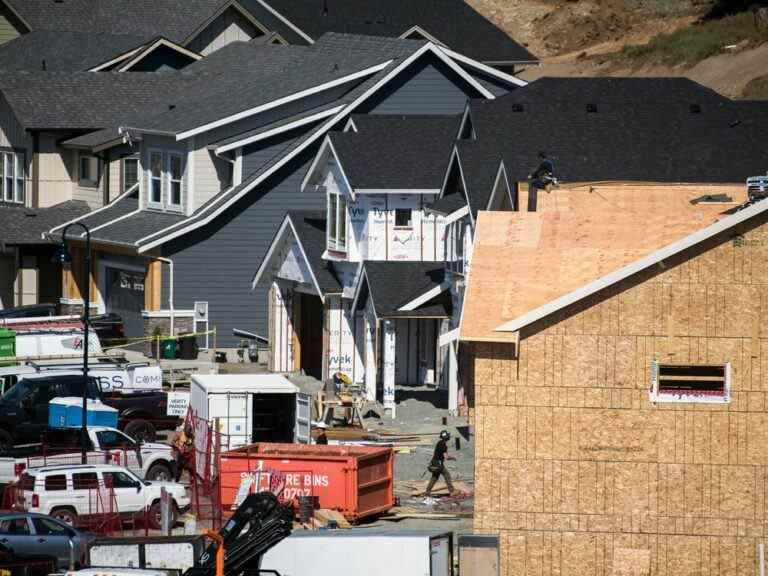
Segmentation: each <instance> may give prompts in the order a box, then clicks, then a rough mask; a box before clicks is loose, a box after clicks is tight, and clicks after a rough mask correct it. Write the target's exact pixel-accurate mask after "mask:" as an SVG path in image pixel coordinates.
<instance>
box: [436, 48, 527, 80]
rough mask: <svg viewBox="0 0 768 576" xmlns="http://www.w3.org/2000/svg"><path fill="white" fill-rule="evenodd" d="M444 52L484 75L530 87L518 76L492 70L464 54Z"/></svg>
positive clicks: (450, 51) (448, 49)
mask: <svg viewBox="0 0 768 576" xmlns="http://www.w3.org/2000/svg"><path fill="white" fill-rule="evenodd" d="M440 50H442V51H443V52H445V53H446V54H447V55H448V56H450V57H451V58H453V59H455V60H458V61H459V62H461V63H462V64H466V65H467V66H469V67H470V68H474V69H475V70H477V71H478V72H483V73H484V74H487V75H488V76H493V77H494V78H497V79H499V80H503V81H504V82H508V83H510V84H514V85H515V86H520V87H522V86H528V82H526V81H525V80H520V78H517V77H516V76H512V75H511V74H507V73H506V72H502V71H501V70H497V69H496V68H492V67H491V66H488V65H487V64H483V63H482V62H478V61H477V60H473V59H472V58H468V57H467V56H464V55H463V54H459V53H458V52H454V51H453V50H451V49H450V48H440Z"/></svg>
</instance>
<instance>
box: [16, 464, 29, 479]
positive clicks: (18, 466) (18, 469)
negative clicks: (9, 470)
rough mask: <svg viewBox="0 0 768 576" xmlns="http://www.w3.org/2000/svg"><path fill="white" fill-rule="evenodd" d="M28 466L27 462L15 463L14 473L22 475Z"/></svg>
mask: <svg viewBox="0 0 768 576" xmlns="http://www.w3.org/2000/svg"><path fill="white" fill-rule="evenodd" d="M26 468H27V465H26V464H21V463H17V464H14V465H13V474H14V475H15V476H21V473H22V472H24V470H26Z"/></svg>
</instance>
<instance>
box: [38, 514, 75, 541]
mask: <svg viewBox="0 0 768 576" xmlns="http://www.w3.org/2000/svg"><path fill="white" fill-rule="evenodd" d="M32 525H33V526H34V527H35V532H36V533H37V535H38V536H74V535H75V532H74V531H73V530H72V529H71V528H69V527H67V526H64V525H63V524H59V523H58V522H56V521H55V520H53V519H52V518H39V517H37V516H35V517H33V518H32Z"/></svg>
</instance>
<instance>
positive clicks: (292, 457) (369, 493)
mask: <svg viewBox="0 0 768 576" xmlns="http://www.w3.org/2000/svg"><path fill="white" fill-rule="evenodd" d="M393 461H394V455H393V452H392V449H391V448H377V447H372V446H327V445H319V446H318V445H304V444H271V443H261V444H251V445H250V446H244V447H242V448H238V449H237V450H232V451H230V452H225V453H223V454H222V455H221V456H220V457H219V474H220V476H219V488H220V495H221V505H222V507H223V508H224V509H225V510H229V509H230V508H231V507H232V504H233V503H234V502H235V501H236V499H237V494H238V491H239V492H240V495H241V496H242V495H243V491H246V490H249V491H254V490H255V489H256V488H258V489H260V490H263V489H265V488H268V487H269V482H270V481H271V480H270V477H272V476H275V475H278V476H280V478H281V482H282V485H283V486H284V489H283V496H284V497H285V498H286V499H297V498H298V497H299V496H316V497H317V498H318V499H319V504H320V507H321V508H327V509H330V510H338V511H339V512H341V513H342V514H343V515H344V517H345V518H347V519H348V520H350V521H353V522H354V521H356V520H359V519H360V518H365V517H366V516H371V515H373V514H379V513H381V512H385V511H387V510H389V509H390V508H391V507H392V506H394V505H395V495H394V487H393V484H394V483H393ZM272 472H274V473H276V474H274V475H273V474H272ZM249 480H250V481H251V482H250V486H249ZM265 483H266V484H265Z"/></svg>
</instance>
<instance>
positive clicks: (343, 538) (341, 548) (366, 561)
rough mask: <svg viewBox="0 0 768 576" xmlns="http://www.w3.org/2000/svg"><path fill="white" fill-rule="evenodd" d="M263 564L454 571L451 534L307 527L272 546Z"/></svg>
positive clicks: (296, 568) (303, 572)
mask: <svg viewBox="0 0 768 576" xmlns="http://www.w3.org/2000/svg"><path fill="white" fill-rule="evenodd" d="M261 567H262V570H276V571H277V572H278V573H279V574H281V575H282V576H359V575H360V574H366V575H367V576H391V575H392V574H397V575H398V576H452V575H453V534H452V533H451V532H438V531H426V530H425V531H407V530H401V531H392V530H335V531H334V530H320V531H314V530H303V531H298V532H294V533H293V534H291V536H289V537H288V538H286V539H284V540H283V541H282V542H280V543H279V544H277V546H275V547H274V548H272V549H271V550H269V552H267V553H266V554H265V555H264V557H263V559H262V563H261Z"/></svg>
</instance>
